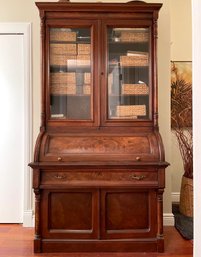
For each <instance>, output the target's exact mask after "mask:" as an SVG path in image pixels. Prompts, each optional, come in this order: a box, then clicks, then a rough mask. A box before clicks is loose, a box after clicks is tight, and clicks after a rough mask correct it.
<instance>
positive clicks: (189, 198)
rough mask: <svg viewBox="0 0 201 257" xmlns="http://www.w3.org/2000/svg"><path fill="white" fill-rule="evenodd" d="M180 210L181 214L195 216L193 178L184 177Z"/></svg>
mask: <svg viewBox="0 0 201 257" xmlns="http://www.w3.org/2000/svg"><path fill="white" fill-rule="evenodd" d="M179 211H180V213H181V214H183V215H185V216H188V217H193V179H191V178H186V177H184V176H183V177H182V183H181V190H180V204H179Z"/></svg>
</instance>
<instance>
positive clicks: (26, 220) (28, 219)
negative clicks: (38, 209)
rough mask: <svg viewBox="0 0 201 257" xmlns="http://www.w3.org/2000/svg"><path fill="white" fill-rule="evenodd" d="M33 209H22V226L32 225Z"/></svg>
mask: <svg viewBox="0 0 201 257" xmlns="http://www.w3.org/2000/svg"><path fill="white" fill-rule="evenodd" d="M33 226H34V223H33V210H26V211H24V215H23V227H33Z"/></svg>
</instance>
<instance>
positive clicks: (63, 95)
mask: <svg viewBox="0 0 201 257" xmlns="http://www.w3.org/2000/svg"><path fill="white" fill-rule="evenodd" d="M51 97H91V94H88V95H87V94H86V95H84V94H82V95H78V94H75V95H73V94H51Z"/></svg>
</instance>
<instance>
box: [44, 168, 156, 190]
mask: <svg viewBox="0 0 201 257" xmlns="http://www.w3.org/2000/svg"><path fill="white" fill-rule="evenodd" d="M41 184H42V185H78V186H84V185H86V186H108V185H112V186H117V185H124V186H125V185H133V184H135V185H139V186H140V185H146V186H156V185H157V184H158V173H157V171H139V170H83V171H82V170H66V171H61V170H58V171H55V170H54V171H52V170H45V171H43V172H42V174H41Z"/></svg>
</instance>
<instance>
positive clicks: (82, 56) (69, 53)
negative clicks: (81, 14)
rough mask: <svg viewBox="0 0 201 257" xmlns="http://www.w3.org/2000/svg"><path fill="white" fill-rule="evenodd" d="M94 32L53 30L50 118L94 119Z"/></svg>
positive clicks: (51, 33) (86, 30) (66, 29)
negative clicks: (92, 49)
mask: <svg viewBox="0 0 201 257" xmlns="http://www.w3.org/2000/svg"><path fill="white" fill-rule="evenodd" d="M91 78H92V75H91V31H90V29H89V28H88V29H87V28H86V29H83V28H82V29H68V28H52V29H50V115H51V118H52V119H67V120H91V117H92V114H91V110H92V108H91V103H92V99H91V95H92V90H93V89H92V80H91Z"/></svg>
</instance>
